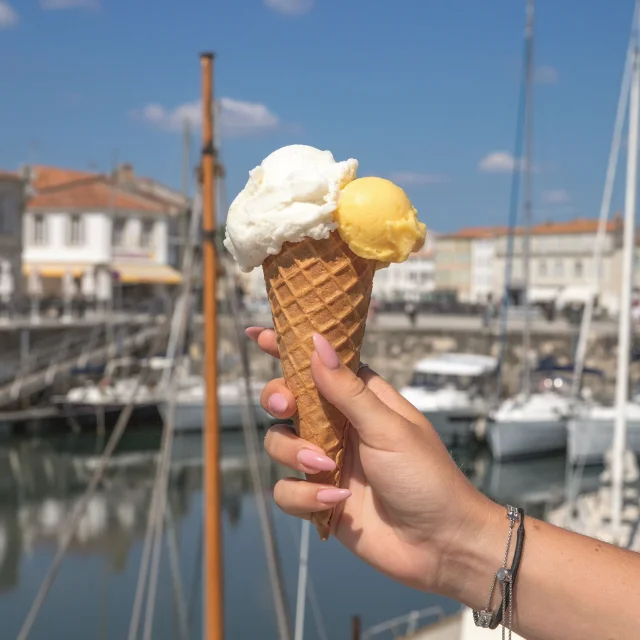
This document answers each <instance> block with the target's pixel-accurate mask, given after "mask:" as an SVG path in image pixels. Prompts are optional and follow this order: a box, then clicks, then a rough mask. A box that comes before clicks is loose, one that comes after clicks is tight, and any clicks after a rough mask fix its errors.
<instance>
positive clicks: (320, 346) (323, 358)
mask: <svg viewBox="0 0 640 640" xmlns="http://www.w3.org/2000/svg"><path fill="white" fill-rule="evenodd" d="M313 345H314V346H315V348H316V353H317V354H318V358H320V362H322V364H323V365H324V366H325V367H327V369H338V368H339V367H340V358H339V357H338V354H337V353H336V352H335V349H334V348H333V347H332V346H331V345H330V344H329V341H328V340H327V339H326V338H325V337H323V336H321V335H320V334H319V333H314V334H313Z"/></svg>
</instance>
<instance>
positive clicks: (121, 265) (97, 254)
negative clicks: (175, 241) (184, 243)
mask: <svg viewBox="0 0 640 640" xmlns="http://www.w3.org/2000/svg"><path fill="white" fill-rule="evenodd" d="M171 216H172V214H171V212H170V211H169V207H167V206H163V205H162V204H161V203H160V202H158V201H157V200H156V199H149V198H145V197H143V196H139V195H137V194H132V193H128V192H125V191H123V190H121V189H120V188H118V186H117V185H114V184H112V183H111V182H110V180H109V178H106V177H104V176H101V175H97V174H84V173H80V172H73V171H64V170H60V169H55V168H49V167H35V168H34V170H33V173H32V175H31V190H30V198H29V201H28V205H27V211H26V213H25V215H24V217H23V224H22V228H23V235H24V254H23V262H24V267H23V268H24V273H25V274H26V275H27V276H29V275H30V274H31V273H33V272H34V271H37V273H38V274H39V276H40V277H41V278H42V279H43V282H44V283H45V291H44V293H45V295H47V294H51V295H56V292H57V289H58V288H59V285H60V281H61V278H62V277H63V276H64V275H65V273H68V272H71V273H72V274H73V276H74V277H76V278H80V277H82V276H83V274H85V273H86V272H87V271H89V270H93V271H97V270H108V271H109V272H110V274H111V275H112V277H113V279H114V281H115V282H119V283H120V284H121V285H123V286H127V285H172V284H177V283H179V282H180V279H181V278H180V274H179V273H178V272H176V271H175V270H174V269H172V268H171V267H170V266H169V265H168V226H169V223H170V220H171Z"/></svg>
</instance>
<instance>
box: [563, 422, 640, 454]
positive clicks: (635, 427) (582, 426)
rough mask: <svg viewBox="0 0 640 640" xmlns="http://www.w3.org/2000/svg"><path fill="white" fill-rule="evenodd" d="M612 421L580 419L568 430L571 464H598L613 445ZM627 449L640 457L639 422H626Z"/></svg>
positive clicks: (571, 423)
mask: <svg viewBox="0 0 640 640" xmlns="http://www.w3.org/2000/svg"><path fill="white" fill-rule="evenodd" d="M613 427H614V421H613V420H612V419H606V418H605V419H594V418H588V417H586V418H580V419H579V420H572V421H570V423H569V428H568V432H569V435H568V445H567V449H568V450H567V455H568V456H569V460H570V462H571V464H574V465H575V464H599V463H602V462H603V461H604V454H605V452H606V451H607V450H609V449H611V446H612V444H613ZM626 448H627V449H629V450H630V451H633V452H634V453H636V454H638V455H640V421H639V420H629V421H628V422H627V447H626Z"/></svg>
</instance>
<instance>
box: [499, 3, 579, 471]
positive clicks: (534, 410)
mask: <svg viewBox="0 0 640 640" xmlns="http://www.w3.org/2000/svg"><path fill="white" fill-rule="evenodd" d="M533 48H534V20H533V3H532V2H529V3H527V21H526V30H525V87H524V129H525V154H524V157H525V161H524V166H522V167H521V166H517V167H515V168H514V172H515V173H514V194H516V195H514V196H513V201H512V216H513V217H515V215H513V214H514V212H515V211H516V210H517V202H518V197H517V185H518V184H519V183H518V181H517V178H518V173H519V172H521V171H522V172H523V173H524V229H523V263H524V269H523V272H524V283H523V297H524V312H525V323H524V329H523V340H522V347H523V374H522V385H521V391H520V393H519V394H518V395H517V396H516V397H515V398H509V399H507V400H505V401H504V402H502V403H501V404H500V405H499V406H498V407H497V409H495V410H494V411H492V412H491V413H490V414H489V420H488V424H487V440H488V444H489V448H490V450H491V454H492V455H493V457H494V458H495V459H497V460H503V459H507V458H515V457H519V456H525V455H536V454H542V453H549V452H552V451H555V450H559V449H564V447H565V446H566V424H565V421H566V416H567V414H568V409H569V399H568V397H567V396H565V395H564V394H562V393H559V392H558V391H557V389H556V388H555V387H554V386H551V387H550V388H545V387H544V386H543V387H542V388H540V389H536V390H534V391H532V389H531V386H532V384H531V365H530V362H529V351H530V344H531V307H530V304H529V280H530V278H529V269H530V262H531V260H530V243H531V238H530V228H531V210H532V191H531V181H532V167H533V144H532V142H533V69H534V59H533ZM519 139H520V137H519V136H518V140H519ZM519 144H520V143H519V141H518V146H519ZM518 151H519V149H518ZM519 156H520V153H516V157H519ZM512 226H513V225H512ZM513 233H514V232H513V230H512V235H513ZM510 242H512V237H511V238H510ZM507 262H508V267H507V268H509V262H510V260H508V261H507ZM506 275H507V277H506V278H505V287H506V286H508V282H509V272H507V274H506ZM507 295H508V294H507V293H506V292H505V301H506V300H507V297H506V296H507ZM506 311H507V309H506V302H505V304H504V305H503V323H506ZM503 331H505V332H506V326H504V325H503Z"/></svg>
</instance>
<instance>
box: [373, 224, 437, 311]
mask: <svg viewBox="0 0 640 640" xmlns="http://www.w3.org/2000/svg"><path fill="white" fill-rule="evenodd" d="M435 251H436V238H435V236H434V235H433V234H431V233H430V234H428V236H427V240H426V241H425V244H424V247H422V249H421V250H420V251H417V252H416V253H413V254H411V255H410V256H409V258H408V259H407V260H406V261H405V262H400V263H398V264H391V265H389V266H388V267H387V268H385V269H380V270H379V271H377V272H376V275H375V278H374V279H373V297H374V298H376V299H378V300H380V301H382V302H393V301H412V302H419V301H420V300H425V299H428V298H429V296H430V295H431V294H432V293H433V291H434V290H435V288H436V282H435V259H434V256H435Z"/></svg>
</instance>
